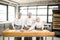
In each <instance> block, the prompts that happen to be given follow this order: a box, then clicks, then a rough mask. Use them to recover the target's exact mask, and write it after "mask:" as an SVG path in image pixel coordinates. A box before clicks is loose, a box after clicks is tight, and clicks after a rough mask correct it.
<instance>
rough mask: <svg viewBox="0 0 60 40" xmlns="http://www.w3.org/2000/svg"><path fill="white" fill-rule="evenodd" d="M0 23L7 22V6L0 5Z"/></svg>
mask: <svg viewBox="0 0 60 40" xmlns="http://www.w3.org/2000/svg"><path fill="white" fill-rule="evenodd" d="M0 21H7V6H6V5H1V4H0Z"/></svg>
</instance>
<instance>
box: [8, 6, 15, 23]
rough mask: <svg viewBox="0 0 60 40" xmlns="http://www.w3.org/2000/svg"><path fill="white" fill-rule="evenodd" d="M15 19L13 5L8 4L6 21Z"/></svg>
mask: <svg viewBox="0 0 60 40" xmlns="http://www.w3.org/2000/svg"><path fill="white" fill-rule="evenodd" d="M14 19H15V7H14V6H8V21H11V22H12V21H14Z"/></svg>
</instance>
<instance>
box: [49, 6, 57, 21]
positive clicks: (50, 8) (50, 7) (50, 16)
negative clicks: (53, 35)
mask: <svg viewBox="0 0 60 40" xmlns="http://www.w3.org/2000/svg"><path fill="white" fill-rule="evenodd" d="M57 7H58V6H49V7H48V22H52V15H53V12H52V10H53V8H57Z"/></svg>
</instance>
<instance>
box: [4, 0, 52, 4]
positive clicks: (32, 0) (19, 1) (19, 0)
mask: <svg viewBox="0 0 60 40" xmlns="http://www.w3.org/2000/svg"><path fill="white" fill-rule="evenodd" d="M5 1H13V2H17V3H31V2H32V3H33V2H39V1H47V2H48V1H52V0H5Z"/></svg>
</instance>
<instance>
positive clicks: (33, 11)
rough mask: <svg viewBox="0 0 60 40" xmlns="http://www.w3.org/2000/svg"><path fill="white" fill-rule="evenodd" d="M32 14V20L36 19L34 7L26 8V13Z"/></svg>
mask: <svg viewBox="0 0 60 40" xmlns="http://www.w3.org/2000/svg"><path fill="white" fill-rule="evenodd" d="M29 12H30V13H32V18H36V6H31V7H28V13H29Z"/></svg>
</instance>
